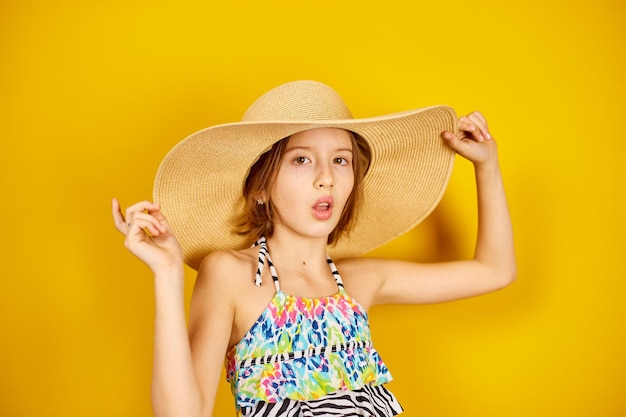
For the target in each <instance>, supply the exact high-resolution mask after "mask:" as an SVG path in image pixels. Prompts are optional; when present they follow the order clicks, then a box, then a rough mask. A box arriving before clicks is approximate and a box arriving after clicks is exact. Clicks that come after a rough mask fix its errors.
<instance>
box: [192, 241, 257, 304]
mask: <svg viewBox="0 0 626 417" xmlns="http://www.w3.org/2000/svg"><path fill="white" fill-rule="evenodd" d="M255 260H256V255H255V254H254V253H253V252H252V251H250V250H249V249H245V250H239V251H236V250H220V251H215V252H211V253H210V254H209V255H207V256H206V257H205V258H204V260H203V261H202V263H201V265H200V268H199V269H198V276H197V278H196V285H195V289H196V290H202V289H203V288H207V289H208V288H211V289H220V290H221V291H226V293H229V292H231V291H234V292H236V291H237V287H238V286H239V285H242V284H243V282H244V281H245V279H246V278H248V277H250V274H253V273H254V265H255ZM194 291H195V290H194ZM222 295H226V294H225V293H222Z"/></svg>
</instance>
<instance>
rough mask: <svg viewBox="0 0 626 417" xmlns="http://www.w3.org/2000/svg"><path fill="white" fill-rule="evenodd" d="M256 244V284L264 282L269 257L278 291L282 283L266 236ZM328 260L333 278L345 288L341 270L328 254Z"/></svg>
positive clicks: (340, 286)
mask: <svg viewBox="0 0 626 417" xmlns="http://www.w3.org/2000/svg"><path fill="white" fill-rule="evenodd" d="M254 246H258V247H259V258H258V264H257V269H256V274H255V276H254V285H256V286H257V287H260V286H261V283H262V282H263V281H262V280H261V275H262V274H263V268H264V267H265V260H266V259H267V264H268V265H269V267H270V274H271V275H272V280H273V281H274V287H275V288H276V291H280V283H279V282H278V273H277V272H276V268H275V267H274V263H273V262H272V258H271V257H270V252H269V250H268V249H267V240H266V239H265V236H262V237H261V238H259V240H257V241H256V242H255V243H254ZM326 262H327V263H328V266H329V267H330V272H331V273H332V274H333V278H334V279H335V282H336V283H337V286H338V287H339V289H341V290H343V289H344V287H343V281H342V280H341V275H339V271H338V270H337V267H336V266H335V263H334V262H333V260H332V259H330V256H328V255H326Z"/></svg>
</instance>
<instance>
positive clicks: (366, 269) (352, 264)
mask: <svg viewBox="0 0 626 417" xmlns="http://www.w3.org/2000/svg"><path fill="white" fill-rule="evenodd" d="M383 263H384V261H383V260H381V259H375V258H362V257H358V258H342V259H338V260H337V261H335V266H336V267H337V270H338V271H339V275H341V279H342V281H343V284H344V287H345V289H346V291H347V292H348V293H349V294H350V295H351V296H352V297H353V298H354V299H356V300H357V301H358V302H359V303H360V304H361V305H362V306H363V307H364V308H365V309H366V310H368V309H369V308H370V307H371V306H372V305H373V303H374V299H375V295H376V292H377V291H378V290H379V289H380V286H381V278H382V275H381V274H380V273H379V271H380V268H383V267H384V265H383Z"/></svg>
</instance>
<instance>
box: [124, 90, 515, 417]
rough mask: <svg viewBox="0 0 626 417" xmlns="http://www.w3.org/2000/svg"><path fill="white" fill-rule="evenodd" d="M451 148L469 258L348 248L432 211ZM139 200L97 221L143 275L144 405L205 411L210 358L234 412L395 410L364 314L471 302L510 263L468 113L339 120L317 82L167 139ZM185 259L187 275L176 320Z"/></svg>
mask: <svg viewBox="0 0 626 417" xmlns="http://www.w3.org/2000/svg"><path fill="white" fill-rule="evenodd" d="M455 152H456V153H458V154H460V155H461V156H463V157H465V158H467V159H468V160H470V161H471V162H472V163H473V165H474V167H475V175H476V182H477V190H478V205H479V208H478V216H479V226H478V234H477V242H476V249H475V254H474V257H473V258H472V259H470V260H461V261H456V262H446V263H440V264H428V265H424V264H418V263H413V262H406V261H398V260H388V259H372V258H359V257H357V255H358V254H360V253H363V252H366V251H368V250H371V249H373V248H375V247H377V246H379V245H381V244H383V243H385V242H387V241H389V240H391V239H393V238H394V237H396V236H398V235H399V234H401V233H403V232H405V231H407V230H409V229H410V228H412V227H413V226H415V225H416V224H417V223H418V222H420V221H421V220H422V219H423V218H424V217H425V216H426V215H428V214H429V213H430V212H431V211H432V209H433V208H434V207H435V205H436V204H437V203H438V201H439V200H440V198H441V195H442V193H443V191H444V189H445V186H446V184H447V181H448V178H449V174H450V172H451V168H452V162H453V159H454V153H455ZM155 200H156V201H158V204H157V203H153V202H149V201H143V202H140V203H137V204H135V205H133V206H131V207H129V208H127V209H126V212H125V215H124V214H122V212H121V209H120V204H119V202H118V201H117V200H115V199H114V200H113V218H114V220H115V225H116V227H117V229H118V230H119V231H120V232H121V233H122V234H124V235H125V236H126V240H125V245H126V247H127V248H128V249H129V250H130V251H131V252H132V253H133V254H135V255H136V256H137V257H138V258H139V259H141V260H142V261H143V262H145V263H146V264H147V265H148V266H149V267H150V268H151V270H152V272H153V273H154V279H155V293H156V312H155V315H156V327H155V342H154V343H155V345H154V373H153V384H152V386H153V392H152V400H153V408H154V412H155V415H157V416H211V415H212V412H213V404H214V401H215V396H216V390H217V386H218V382H219V378H220V375H221V371H220V369H221V366H222V364H223V363H224V362H225V365H226V370H227V379H228V380H229V381H230V383H231V388H232V392H233V395H234V398H235V406H236V412H237V415H239V416H322V415H323V416H392V415H396V414H399V413H400V412H402V407H401V406H400V404H399V403H398V401H397V400H396V398H395V397H394V396H393V394H392V393H391V392H389V391H388V390H387V389H386V388H385V385H384V384H385V383H386V382H388V381H390V380H391V375H390V373H389V370H388V369H387V367H386V366H385V364H384V362H383V361H382V360H381V358H380V356H379V355H378V352H377V351H376V349H375V348H374V346H373V344H372V341H371V340H370V332H369V325H368V321H367V311H368V309H369V308H370V307H372V306H375V305H378V304H386V303H401V304H417V303H437V302H443V301H449V300H454V299H459V298H463V297H471V296H475V295H479V294H483V293H487V292H490V291H494V290H496V289H500V288H503V287H504V286H506V285H508V284H509V283H511V282H512V281H513V280H514V278H515V274H516V265H515V255H514V249H513V236H512V231H511V222H510V218H509V213H508V208H507V203H506V199H505V194H504V188H503V184H502V179H501V175H500V169H499V164H498V156H497V150H496V143H495V141H494V140H493V138H492V137H491V135H490V133H489V130H488V127H487V122H486V121H485V118H484V117H483V116H482V115H481V114H480V113H478V112H474V113H472V114H469V115H467V116H463V117H461V118H459V119H458V121H457V119H456V116H455V114H454V112H453V111H452V110H451V109H450V108H447V107H443V106H439V107H431V108H427V109H419V110H413V111H409V112H404V113H398V114H392V115H387V116H381V117H375V118H368V119H353V118H352V116H351V114H350V112H349V110H348V109H347V107H346V106H345V104H344V103H343V101H342V100H341V98H340V97H339V96H338V95H337V93H336V92H334V91H333V90H332V89H330V88H329V87H327V86H325V85H324V84H321V83H317V82H312V81H298V82H292V83H287V84H284V85H282V86H279V87H277V88H275V89H273V90H271V91H269V92H268V93H266V94H265V95H263V96H262V97H261V98H259V99H258V100H257V101H256V102H255V103H253V105H252V106H251V107H250V108H249V109H248V111H247V112H246V114H245V115H244V118H243V121H242V122H239V123H232V124H226V125H220V126H215V127H211V128H208V129H205V130H202V131H200V132H197V133H195V134H193V135H191V136H190V137H188V138H187V139H185V140H184V141H182V142H181V143H179V144H178V145H177V146H176V147H175V148H174V149H172V151H170V153H168V155H167V156H166V158H165V159H164V161H163V162H162V164H161V166H160V168H159V171H158V173H157V178H156V181H155ZM270 254H271V255H270ZM327 254H329V255H330V256H328V255H327ZM333 261H335V262H333ZM184 262H186V263H187V264H188V265H190V266H191V267H192V268H194V269H197V270H198V276H197V280H196V283H195V287H194V291H193V296H192V300H191V306H190V316H189V327H188V328H187V325H186V320H185V305H184V294H183V288H184V286H183V280H184V274H183V263H184Z"/></svg>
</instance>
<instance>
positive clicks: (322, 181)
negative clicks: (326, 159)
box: [315, 166, 335, 189]
mask: <svg viewBox="0 0 626 417" xmlns="http://www.w3.org/2000/svg"><path fill="white" fill-rule="evenodd" d="M334 184H335V179H334V178H333V174H332V172H331V170H330V167H328V166H324V167H321V168H320V172H319V175H318V176H317V178H316V180H315V186H316V187H317V188H320V189H321V188H328V189H330V188H333V185H334Z"/></svg>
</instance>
